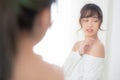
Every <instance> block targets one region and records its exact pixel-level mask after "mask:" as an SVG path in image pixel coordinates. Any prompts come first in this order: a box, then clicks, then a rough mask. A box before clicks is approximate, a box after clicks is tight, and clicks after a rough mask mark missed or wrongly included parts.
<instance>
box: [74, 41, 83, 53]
mask: <svg viewBox="0 0 120 80" xmlns="http://www.w3.org/2000/svg"><path fill="white" fill-rule="evenodd" d="M81 42H82V41H77V42H76V43H75V44H74V45H73V48H72V51H74V52H76V51H78V50H79V48H80V44H81Z"/></svg>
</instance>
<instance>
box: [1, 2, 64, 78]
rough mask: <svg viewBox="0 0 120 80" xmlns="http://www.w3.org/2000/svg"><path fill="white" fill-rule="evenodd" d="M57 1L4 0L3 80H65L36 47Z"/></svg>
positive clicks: (2, 26) (2, 20)
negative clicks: (51, 8)
mask: <svg viewBox="0 0 120 80" xmlns="http://www.w3.org/2000/svg"><path fill="white" fill-rule="evenodd" d="M53 1H54V0H0V80H63V75H62V71H61V70H60V69H59V68H58V67H55V66H53V65H51V64H48V63H46V62H44V61H43V60H42V58H41V57H40V56H38V55H35V54H34V52H33V51H32V48H33V46H34V45H35V44H37V43H38V42H39V41H40V40H41V39H42V38H43V36H44V35H45V33H46V31H47V29H48V28H49V26H50V24H51V23H50V6H51V4H52V2H53Z"/></svg>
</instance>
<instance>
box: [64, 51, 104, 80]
mask: <svg viewBox="0 0 120 80" xmlns="http://www.w3.org/2000/svg"><path fill="white" fill-rule="evenodd" d="M103 64H104V58H100V57H95V56H92V55H88V54H84V55H83V56H80V55H79V53H78V52H73V51H72V52H71V53H70V55H69V56H68V58H67V60H66V62H65V63H64V65H63V70H64V75H65V80H101V79H102V74H103Z"/></svg>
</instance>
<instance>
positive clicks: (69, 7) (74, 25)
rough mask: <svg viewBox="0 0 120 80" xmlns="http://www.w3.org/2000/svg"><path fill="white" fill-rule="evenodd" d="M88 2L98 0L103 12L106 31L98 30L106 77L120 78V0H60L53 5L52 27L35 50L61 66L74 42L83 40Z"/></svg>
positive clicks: (104, 79)
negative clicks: (82, 22)
mask: <svg viewBox="0 0 120 80" xmlns="http://www.w3.org/2000/svg"><path fill="white" fill-rule="evenodd" d="M86 3H95V4H97V5H99V6H100V7H101V9H102V11H103V24H102V25H101V26H102V29H103V31H99V37H100V39H101V40H102V42H103V43H104V45H105V51H106V53H105V55H106V57H105V70H104V76H103V80H120V76H119V74H120V36H119V35H120V0H57V2H56V3H54V4H53V5H52V7H51V20H52V26H51V27H50V28H49V30H48V31H47V33H46V36H45V37H44V39H43V40H42V41H41V42H40V43H38V44H37V45H36V46H35V47H34V49H33V50H34V51H35V53H36V54H38V55H41V56H42V57H43V59H44V60H45V61H46V62H49V63H51V64H56V65H58V66H60V67H62V65H63V64H64V61H65V60H66V58H67V56H68V55H69V53H70V52H71V49H72V46H73V44H74V43H75V42H76V41H78V40H82V39H83V32H82V30H79V29H80V25H79V21H78V20H79V16H80V9H81V7H82V6H83V5H85V4H86Z"/></svg>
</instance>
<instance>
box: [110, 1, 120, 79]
mask: <svg viewBox="0 0 120 80" xmlns="http://www.w3.org/2000/svg"><path fill="white" fill-rule="evenodd" d="M112 23H113V24H112V37H111V43H110V64H109V70H110V71H109V79H108V80H120V0H113V19H112Z"/></svg>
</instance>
